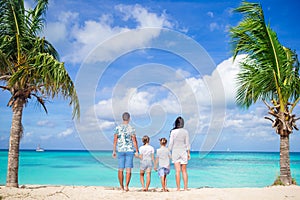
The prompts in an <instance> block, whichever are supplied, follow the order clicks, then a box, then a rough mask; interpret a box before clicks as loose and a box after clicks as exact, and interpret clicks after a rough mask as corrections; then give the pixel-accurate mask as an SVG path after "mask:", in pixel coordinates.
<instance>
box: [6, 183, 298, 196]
mask: <svg viewBox="0 0 300 200" xmlns="http://www.w3.org/2000/svg"><path fill="white" fill-rule="evenodd" d="M1 198H2V200H3V199H5V200H8V199H26V200H30V199H38V200H40V199H45V200H50V199H58V200H64V199H72V200H73V199H78V200H85V199H88V200H92V199H111V200H121V199H139V200H143V199H151V200H155V199H165V200H167V199H168V200H169V199H178V200H179V199H180V200H182V199H189V200H190V199H204V200H225V199H226V200H283V199H284V200H286V199H293V200H296V199H297V200H300V186H272V187H266V188H202V189H191V190H189V191H180V192H177V191H175V189H170V192H161V191H160V189H158V188H155V189H154V188H152V189H150V191H149V192H142V191H141V189H139V188H130V191H129V192H122V191H121V190H119V189H116V188H112V187H100V186H43V185H40V186H39V185H26V186H25V187H24V186H23V188H7V187H5V186H0V200H1Z"/></svg>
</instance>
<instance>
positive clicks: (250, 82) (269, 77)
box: [230, 1, 299, 110]
mask: <svg viewBox="0 0 300 200" xmlns="http://www.w3.org/2000/svg"><path fill="white" fill-rule="evenodd" d="M235 11H236V12H239V13H242V14H243V19H242V21H241V22H240V23H239V24H238V25H237V26H235V27H232V28H231V29H230V36H231V44H232V47H233V56H234V59H235V58H236V56H237V55H238V54H240V53H246V54H247V55H248V56H247V57H246V58H245V59H244V60H243V61H242V63H241V72H240V74H239V75H238V77H237V81H238V89H237V91H238V92H237V95H236V96H237V98H236V101H237V103H238V105H240V106H245V107H249V106H250V105H251V104H252V103H255V102H256V101H257V100H258V99H269V100H270V99H272V98H274V97H275V98H276V99H278V101H279V102H280V108H281V109H282V110H283V109H284V107H285V106H284V105H285V104H286V103H287V102H288V100H289V99H290V98H292V99H295V98H297V94H298V95H299V89H295V86H299V83H298V82H299V81H298V80H299V73H296V71H297V70H295V69H296V67H295V63H297V62H298V61H295V56H294V55H295V53H293V52H291V51H287V50H286V49H285V48H284V47H283V46H282V45H281V44H280V42H279V40H278V38H277V35H276V33H275V32H274V31H273V30H272V29H271V28H270V26H267V25H266V23H265V19H264V14H263V11H262V8H261V5H260V4H257V3H249V2H245V1H244V2H242V5H241V6H240V7H238V8H237V9H236V10H235ZM298 72H299V64H298ZM292 85H294V87H292Z"/></svg>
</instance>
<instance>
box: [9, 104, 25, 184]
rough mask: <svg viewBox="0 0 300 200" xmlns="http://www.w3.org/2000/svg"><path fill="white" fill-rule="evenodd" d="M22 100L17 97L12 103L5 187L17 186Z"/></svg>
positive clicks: (21, 130) (21, 129)
mask: <svg viewBox="0 0 300 200" xmlns="http://www.w3.org/2000/svg"><path fill="white" fill-rule="evenodd" d="M23 105H24V101H23V100H22V99H17V100H16V101H15V104H14V105H13V108H12V110H13V116H12V125H11V129H10V139H9V152H8V164H7V177H6V186H7V187H19V183H18V173H19V147H20V139H21V135H22V132H23V127H22V113H23Z"/></svg>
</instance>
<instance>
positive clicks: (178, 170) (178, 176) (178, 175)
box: [174, 162, 181, 191]
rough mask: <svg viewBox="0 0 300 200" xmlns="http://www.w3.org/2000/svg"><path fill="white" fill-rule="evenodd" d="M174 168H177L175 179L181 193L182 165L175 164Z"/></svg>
mask: <svg viewBox="0 0 300 200" xmlns="http://www.w3.org/2000/svg"><path fill="white" fill-rule="evenodd" d="M174 167H175V171H176V172H175V173H176V175H175V178H176V186H177V191H180V170H181V166H180V163H179V162H177V163H174Z"/></svg>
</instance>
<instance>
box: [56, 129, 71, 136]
mask: <svg viewBox="0 0 300 200" xmlns="http://www.w3.org/2000/svg"><path fill="white" fill-rule="evenodd" d="M72 133H73V129H72V128H68V129H67V130H65V131H63V132H60V133H59V134H58V135H57V136H58V137H59V138H61V137H67V136H69V135H71V134H72Z"/></svg>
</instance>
